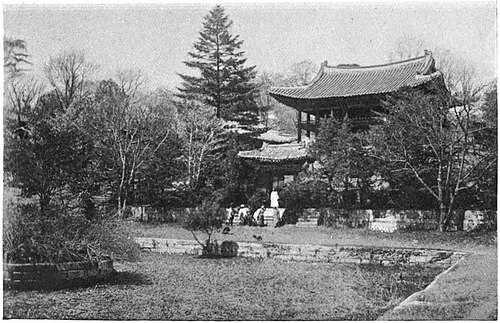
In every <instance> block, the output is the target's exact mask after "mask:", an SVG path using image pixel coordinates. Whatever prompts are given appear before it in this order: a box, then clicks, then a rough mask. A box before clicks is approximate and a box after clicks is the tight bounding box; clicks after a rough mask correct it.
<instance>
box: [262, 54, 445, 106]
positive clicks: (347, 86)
mask: <svg viewBox="0 0 500 323" xmlns="http://www.w3.org/2000/svg"><path fill="white" fill-rule="evenodd" d="M440 76H441V73H440V72H439V71H437V70H436V68H435V61H434V58H433V57H432V53H431V52H428V51H426V54H425V55H424V56H421V57H417V58H413V59H408V60H405V61H399V62H394V63H389V64H382V65H372V66H357V65H339V66H329V65H328V62H326V61H325V62H323V64H321V68H320V70H319V72H318V74H317V75H316V77H315V78H314V79H313V80H312V81H311V83H310V84H308V85H306V86H298V87H273V88H271V89H270V90H269V95H271V96H272V97H273V98H275V99H276V100H278V101H279V102H281V103H283V104H285V105H288V106H290V107H293V108H297V109H300V110H307V109H308V108H309V107H311V106H312V107H315V106H317V105H318V103H320V102H323V101H325V100H328V101H332V100H333V101H338V102H339V103H341V102H345V101H347V102H348V101H350V100H349V99H359V98H360V97H365V96H372V95H379V94H387V93H392V92H395V91H397V90H399V89H401V88H403V87H417V86H419V85H422V84H425V83H427V82H430V81H432V80H433V79H435V78H438V77H440ZM351 101H352V100H351Z"/></svg>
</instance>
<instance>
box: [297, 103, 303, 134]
mask: <svg viewBox="0 0 500 323" xmlns="http://www.w3.org/2000/svg"><path fill="white" fill-rule="evenodd" d="M301 140H302V112H301V111H300V110H297V141H298V142H301Z"/></svg>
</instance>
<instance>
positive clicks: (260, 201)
mask: <svg viewBox="0 0 500 323" xmlns="http://www.w3.org/2000/svg"><path fill="white" fill-rule="evenodd" d="M269 203H270V200H269V196H268V195H267V193H266V192H265V191H257V192H255V193H254V194H253V195H252V197H251V198H250V199H249V200H248V206H249V207H250V210H252V211H255V210H257V209H258V208H260V207H261V206H262V205H265V206H269Z"/></svg>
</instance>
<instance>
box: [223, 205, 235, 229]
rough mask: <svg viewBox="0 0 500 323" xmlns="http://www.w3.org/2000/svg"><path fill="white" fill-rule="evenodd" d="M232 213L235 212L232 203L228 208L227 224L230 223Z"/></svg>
mask: <svg viewBox="0 0 500 323" xmlns="http://www.w3.org/2000/svg"><path fill="white" fill-rule="evenodd" d="M232 213H233V206H232V205H231V206H229V207H228V208H227V209H226V223H225V224H226V225H229V223H230V221H231V220H230V219H231V214H232Z"/></svg>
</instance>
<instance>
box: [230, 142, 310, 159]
mask: <svg viewBox="0 0 500 323" xmlns="http://www.w3.org/2000/svg"><path fill="white" fill-rule="evenodd" d="M238 157H239V158H241V159H250V160H257V161H259V162H268V163H280V162H285V161H306V160H308V159H311V157H310V156H309V154H308V152H307V147H306V146H305V145H304V144H303V143H298V144H281V145H264V146H263V147H262V148H260V149H257V150H247V151H240V152H238Z"/></svg>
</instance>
